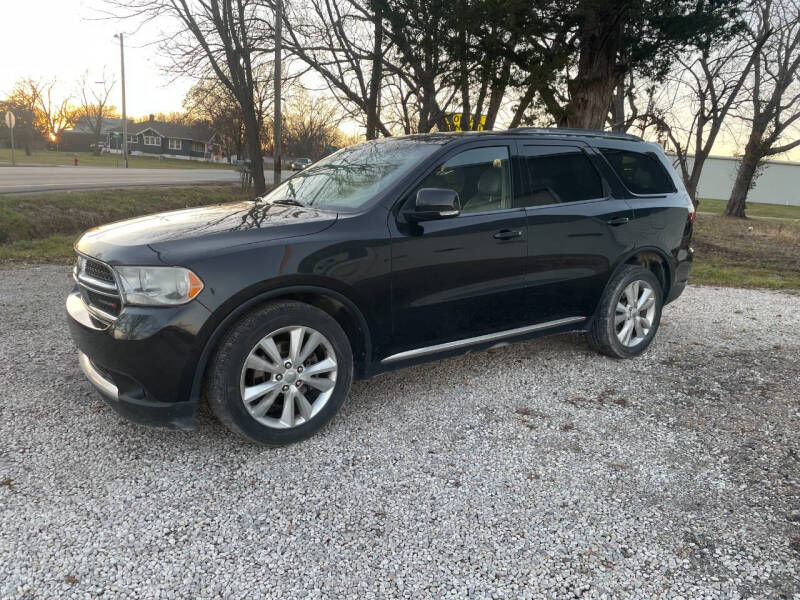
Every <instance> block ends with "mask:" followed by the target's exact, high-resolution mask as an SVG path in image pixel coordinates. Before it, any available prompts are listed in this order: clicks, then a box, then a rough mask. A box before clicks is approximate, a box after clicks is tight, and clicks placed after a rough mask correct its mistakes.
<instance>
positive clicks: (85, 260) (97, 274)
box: [73, 255, 122, 320]
mask: <svg viewBox="0 0 800 600" xmlns="http://www.w3.org/2000/svg"><path fill="white" fill-rule="evenodd" d="M73 275H74V277H75V281H76V282H77V284H78V287H79V289H80V293H81V298H83V301H84V302H85V303H86V306H88V307H89V309H90V311H91V312H92V313H93V314H94V315H95V316H96V317H99V318H101V319H104V320H114V319H116V318H117V316H118V315H119V313H120V311H121V310H122V297H121V296H120V293H119V289H118V288H117V280H116V278H115V277H114V273H113V271H112V270H111V267H109V266H108V265H107V264H105V263H102V262H100V261H99V260H95V259H93V258H89V257H88V256H83V255H78V259H77V260H76V261H75V269H74V270H73Z"/></svg>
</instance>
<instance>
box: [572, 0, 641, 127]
mask: <svg viewBox="0 0 800 600" xmlns="http://www.w3.org/2000/svg"><path fill="white" fill-rule="evenodd" d="M597 6H598V7H597V8H595V7H594V5H593V4H592V3H586V8H584V9H583V10H584V15H583V23H582V24H581V27H580V30H579V32H578V38H579V40H580V54H579V56H578V72H577V74H576V76H575V78H573V79H571V80H570V81H569V82H567V87H568V90H569V98H570V99H569V102H568V103H567V106H566V107H565V108H564V112H563V114H561V116H560V118H559V119H558V126H559V127H583V128H586V129H603V127H604V126H605V123H606V117H607V116H608V111H609V109H610V108H611V100H612V99H613V97H614V90H615V88H616V87H617V83H618V82H619V78H620V73H619V68H618V55H619V51H620V47H621V46H622V33H623V26H624V19H623V16H624V13H625V12H626V11H625V2H620V1H617V2H612V3H611V6H605V3H598V5H597Z"/></svg>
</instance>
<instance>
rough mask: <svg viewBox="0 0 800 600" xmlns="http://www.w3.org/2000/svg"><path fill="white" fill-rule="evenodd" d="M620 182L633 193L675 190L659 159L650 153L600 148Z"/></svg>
mask: <svg viewBox="0 0 800 600" xmlns="http://www.w3.org/2000/svg"><path fill="white" fill-rule="evenodd" d="M600 151H601V152H602V153H603V156H605V157H606V159H607V160H608V162H609V163H610V164H611V167H612V168H613V169H614V171H616V173H617V175H619V178H620V179H621V180H622V183H624V184H625V186H626V187H627V188H628V189H629V190H630V191H632V192H633V193H634V194H669V193H670V192H674V191H675V186H674V185H673V184H672V180H671V179H670V178H669V175H667V172H666V171H665V170H664V166H663V165H662V164H661V161H660V160H658V158H656V157H655V156H653V155H652V154H644V153H642V152H630V151H628V150H615V149H612V148H600Z"/></svg>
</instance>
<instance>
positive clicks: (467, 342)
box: [381, 317, 586, 363]
mask: <svg viewBox="0 0 800 600" xmlns="http://www.w3.org/2000/svg"><path fill="white" fill-rule="evenodd" d="M585 320H586V317H567V318H565V319H556V320H555V321H548V322H546V323H537V324H536V325H528V326H527V327H517V328H516V329H507V330H506V331H498V332H497V333H487V334H486V335H479V336H476V337H471V338H466V339H463V340H456V341H455V342H445V343H444V344H436V345H435V346H425V347H424V348H417V349H416V350H406V351H405V352H399V353H398V354H392V355H391V356H387V357H386V358H384V359H383V360H381V363H391V362H397V361H398V360H406V359H409V358H416V357H418V356H426V355H428V354H436V353H437V352H446V351H447V350H457V349H459V348H465V347H467V346H472V345H475V344H482V343H484V342H493V341H495V340H504V339H506V338H510V337H514V336H517V335H523V334H525V333H533V332H534V331H541V330H542V329H551V328H553V327H560V326H561V325H571V324H572V323H580V322H581V321H585Z"/></svg>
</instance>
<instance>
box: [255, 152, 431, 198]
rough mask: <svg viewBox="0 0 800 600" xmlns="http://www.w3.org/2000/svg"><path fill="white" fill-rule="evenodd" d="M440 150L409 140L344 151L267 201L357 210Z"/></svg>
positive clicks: (281, 187)
mask: <svg viewBox="0 0 800 600" xmlns="http://www.w3.org/2000/svg"><path fill="white" fill-rule="evenodd" d="M438 148H439V144H435V143H422V142H420V141H419V140H413V139H409V138H397V139H388V140H386V139H385V140H380V141H371V142H365V143H363V144H358V145H357V146H349V147H347V148H342V149H341V150H339V151H338V152H336V153H335V154H331V155H330V156H328V157H326V158H324V159H322V160H321V161H319V162H318V163H315V164H313V165H312V166H310V167H308V168H307V169H306V170H305V171H301V172H300V173H298V174H297V175H295V176H294V177H292V178H291V179H289V180H288V181H286V182H284V183H282V184H281V185H279V186H278V187H276V188H275V189H274V190H272V191H271V192H270V193H269V194H267V195H266V196H264V198H263V199H264V200H267V201H272V202H280V201H283V202H286V201H291V202H293V203H297V204H302V205H303V206H315V207H318V208H329V209H333V210H340V209H344V210H353V209H357V208H360V207H361V206H362V205H364V204H365V203H366V202H368V201H369V200H370V199H371V198H373V197H374V196H375V195H376V194H378V193H379V192H382V191H383V190H385V189H386V188H388V187H389V186H390V185H392V184H393V183H394V182H395V181H397V180H398V179H399V178H400V177H402V176H403V175H404V174H405V173H407V172H408V171H409V170H410V169H411V168H412V167H413V166H414V165H416V164H417V163H419V162H420V161H422V160H423V159H425V158H427V157H428V156H430V155H431V154H433V153H434V152H435V151H436V150H437V149H438Z"/></svg>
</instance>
